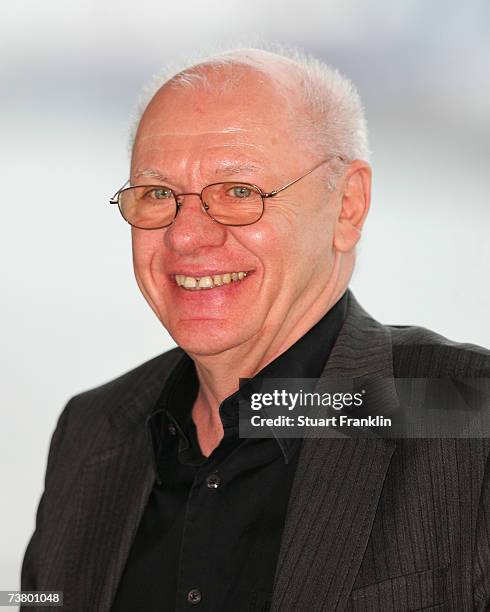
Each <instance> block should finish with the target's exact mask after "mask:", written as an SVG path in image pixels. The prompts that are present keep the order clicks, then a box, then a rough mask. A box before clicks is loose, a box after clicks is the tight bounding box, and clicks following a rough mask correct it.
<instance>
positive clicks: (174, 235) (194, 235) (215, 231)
mask: <svg viewBox="0 0 490 612" xmlns="http://www.w3.org/2000/svg"><path fill="white" fill-rule="evenodd" d="M177 202H178V206H179V209H178V213H177V216H176V217H175V219H174V222H173V223H172V225H170V226H169V227H168V229H167V231H166V232H165V244H166V246H167V247H168V248H169V249H171V250H172V251H174V252H175V253H178V254H179V255H189V254H191V253H193V252H194V251H197V250H199V249H201V248H204V247H219V246H222V245H223V244H224V242H225V240H226V232H227V228H226V226H224V225H221V224H220V223H216V221H213V220H212V219H211V217H209V216H208V214H207V213H206V209H205V207H204V204H203V203H202V202H201V198H200V195H199V194H198V193H185V194H180V195H179V196H177Z"/></svg>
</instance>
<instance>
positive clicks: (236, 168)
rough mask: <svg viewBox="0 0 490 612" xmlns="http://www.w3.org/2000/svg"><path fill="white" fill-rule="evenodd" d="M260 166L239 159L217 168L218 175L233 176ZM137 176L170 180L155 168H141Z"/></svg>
mask: <svg viewBox="0 0 490 612" xmlns="http://www.w3.org/2000/svg"><path fill="white" fill-rule="evenodd" d="M260 169H261V168H260V166H259V165H258V164H255V163H254V162H238V161H222V162H219V163H218V167H217V168H216V170H215V174H216V175H220V176H233V175H236V174H255V173H256V172H259V170H260ZM134 176H135V178H138V177H140V176H146V177H149V178H156V179H158V180H160V181H163V182H166V181H168V180H169V179H168V177H167V176H165V175H164V174H163V173H162V172H159V171H158V170H154V169H153V168H144V169H139V170H137V171H136V172H135V175H134Z"/></svg>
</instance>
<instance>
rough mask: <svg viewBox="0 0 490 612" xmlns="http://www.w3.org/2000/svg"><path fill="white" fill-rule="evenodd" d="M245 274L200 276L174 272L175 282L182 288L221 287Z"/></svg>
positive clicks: (229, 273)
mask: <svg viewBox="0 0 490 612" xmlns="http://www.w3.org/2000/svg"><path fill="white" fill-rule="evenodd" d="M246 276H247V273H246V272H225V274H215V275H214V276H201V277H196V276H185V275H184V274H176V275H175V282H176V283H177V285H178V286H179V287H183V288H184V289H191V290H199V289H213V288H214V287H221V285H228V284H230V283H231V282H232V281H233V282H236V281H241V280H243V279H244V278H245V277H246Z"/></svg>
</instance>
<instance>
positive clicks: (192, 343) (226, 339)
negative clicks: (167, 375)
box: [165, 319, 251, 356]
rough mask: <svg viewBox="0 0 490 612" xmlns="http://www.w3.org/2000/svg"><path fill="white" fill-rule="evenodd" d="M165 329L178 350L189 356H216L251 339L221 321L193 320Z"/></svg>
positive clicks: (227, 322) (248, 335) (244, 333)
mask: <svg viewBox="0 0 490 612" xmlns="http://www.w3.org/2000/svg"><path fill="white" fill-rule="evenodd" d="M165 327H166V328H167V330H168V332H169V334H170V335H171V336H172V338H173V339H174V340H175V342H176V343H177V344H178V345H179V346H180V348H182V349H183V350H184V351H185V352H186V353H189V354H190V355H191V356H192V355H196V356H207V355H218V354H219V353H223V352H224V351H227V350H229V349H232V348H235V347H236V346H239V345H240V344H243V343H244V342H246V341H247V340H248V339H249V338H250V337H251V334H248V333H246V330H244V329H243V328H242V329H240V328H237V326H236V325H235V324H230V322H229V321H226V320H223V319H219V320H216V319H214V320H213V319H193V320H187V321H180V322H179V323H178V324H176V325H170V326H168V327H167V326H166V325H165Z"/></svg>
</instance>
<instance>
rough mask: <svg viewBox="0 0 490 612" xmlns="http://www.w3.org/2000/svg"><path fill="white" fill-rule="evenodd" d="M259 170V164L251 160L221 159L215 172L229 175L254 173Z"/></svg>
mask: <svg viewBox="0 0 490 612" xmlns="http://www.w3.org/2000/svg"><path fill="white" fill-rule="evenodd" d="M259 170H260V166H258V165H257V164H254V163H253V162H237V161H223V162H220V164H219V167H218V168H216V170H215V174H220V175H223V176H231V175H233V174H254V173H256V172H258V171H259Z"/></svg>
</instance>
